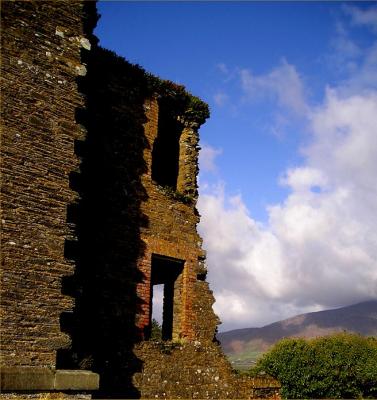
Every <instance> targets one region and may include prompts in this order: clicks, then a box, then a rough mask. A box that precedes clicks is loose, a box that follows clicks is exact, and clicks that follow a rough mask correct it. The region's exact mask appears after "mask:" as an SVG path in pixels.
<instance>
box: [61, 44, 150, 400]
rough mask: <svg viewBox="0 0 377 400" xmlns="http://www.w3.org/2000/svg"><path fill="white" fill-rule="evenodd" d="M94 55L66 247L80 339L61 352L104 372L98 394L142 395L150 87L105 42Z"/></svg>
mask: <svg viewBox="0 0 377 400" xmlns="http://www.w3.org/2000/svg"><path fill="white" fill-rule="evenodd" d="M87 53H88V54H87V55H86V60H85V61H86V63H87V66H88V67H87V69H88V73H87V75H86V77H84V78H82V79H81V80H80V82H79V90H80V91H81V92H82V93H83V94H84V95H85V96H86V99H87V109H86V110H78V112H77V118H76V119H77V121H78V122H79V123H81V124H82V125H83V126H85V128H86V129H87V138H86V140H85V141H84V142H79V141H78V142H77V143H76V153H77V155H78V156H79V157H80V158H81V160H82V163H81V167H80V173H77V174H76V173H73V174H72V175H71V186H72V188H74V189H75V190H76V191H78V193H79V194H80V200H79V202H78V203H77V204H74V205H71V206H70V207H69V209H68V219H69V222H72V223H73V224H75V226H76V228H75V229H76V234H77V238H78V239H77V241H76V242H67V246H66V256H67V258H70V259H73V260H74V262H75V265H76V270H75V275H74V276H72V277H68V278H66V279H65V280H64V282H63V291H64V292H65V293H66V294H69V295H70V296H73V297H74V298H75V304H76V305H75V309H74V312H73V313H64V314H63V315H62V317H61V328H62V330H63V331H65V332H67V333H68V334H69V335H70V336H71V338H72V345H71V348H69V349H64V350H60V351H59V352H58V360H57V367H58V368H81V369H89V370H92V371H94V372H97V373H99V374H100V390H99V391H98V392H96V393H94V394H93V397H94V398H95V397H99V398H138V397H140V393H139V391H138V390H137V389H136V388H135V387H134V386H133V384H132V376H133V374H134V373H135V372H138V371H140V370H141V368H142V363H141V361H140V360H139V359H137V358H136V356H135V355H134V354H133V351H132V349H133V346H134V344H135V342H137V341H139V340H140V335H141V332H138V330H137V328H136V327H135V316H136V315H137V313H138V312H139V310H140V306H141V304H142V300H141V299H140V298H139V297H138V296H137V293H136V285H137V284H138V283H139V282H141V281H142V280H143V278H144V276H143V274H142V273H141V272H140V271H138V269H137V268H136V261H137V259H138V258H139V257H142V256H143V254H144V251H145V245H144V243H143V242H142V240H141V239H140V228H141V227H144V226H147V224H148V220H147V218H146V216H145V215H143V214H142V213H141V211H140V204H141V202H143V201H144V200H146V198H147V194H146V192H145V189H144V187H143V186H142V183H141V175H142V174H143V173H145V172H146V164H145V161H144V159H143V150H144V149H145V148H146V146H147V141H146V138H145V136H144V129H143V123H145V122H146V118H145V112H144V107H143V106H144V101H145V99H146V98H147V97H148V95H149V93H148V89H147V83H146V82H145V78H144V71H143V70H142V69H140V68H139V67H137V66H133V65H131V64H129V63H127V62H126V61H125V60H123V59H122V58H119V57H117V56H116V55H115V54H114V53H112V52H110V51H107V50H103V49H101V48H97V47H96V48H94V49H92V50H91V51H90V52H87Z"/></svg>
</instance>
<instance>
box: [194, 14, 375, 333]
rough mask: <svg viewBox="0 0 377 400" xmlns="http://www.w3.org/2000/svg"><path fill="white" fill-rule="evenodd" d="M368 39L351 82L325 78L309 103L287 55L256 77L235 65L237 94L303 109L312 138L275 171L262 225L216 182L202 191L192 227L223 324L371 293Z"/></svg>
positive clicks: (258, 320)
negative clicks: (276, 187)
mask: <svg viewBox="0 0 377 400" xmlns="http://www.w3.org/2000/svg"><path fill="white" fill-rule="evenodd" d="M362 12H364V11H362ZM352 13H353V16H354V21H359V23H361V22H360V21H364V23H365V24H369V25H370V24H371V23H370V22H367V21H369V20H368V19H367V17H366V14H362V16H363V17H361V14H357V12H356V11H355V10H354V9H352ZM368 15H369V14H368ZM356 16H357V17H356ZM355 23H356V22H355ZM374 46H375V45H374ZM374 46H372V47H371V48H370V49H368V51H366V52H365V53H364V54H365V57H364V60H362V63H361V65H362V67H361V68H360V69H358V74H359V76H358V77H357V79H358V83H359V84H358V85H353V84H351V83H352V81H353V80H354V79H356V78H355V76H351V77H350V78H349V80H348V81H347V82H346V81H344V82H342V84H341V86H338V87H333V88H330V87H328V88H327V90H326V93H325V96H324V99H323V101H322V102H321V104H319V105H316V106H308V105H307V104H306V102H305V96H304V88H303V85H302V81H301V80H300V78H299V74H298V73H297V71H296V68H295V67H294V66H292V65H289V64H288V63H286V62H283V64H282V65H280V66H278V67H277V68H275V69H274V70H273V71H272V72H270V73H269V74H266V75H262V76H253V75H252V74H251V72H250V71H248V70H243V71H241V77H242V80H243V85H244V90H245V93H248V94H249V95H250V96H254V95H257V94H258V93H257V92H258V90H259V91H261V90H265V91H267V92H269V94H270V95H271V94H272V95H274V96H276V101H277V102H278V103H280V105H281V106H284V107H289V108H291V109H293V111H295V112H300V113H302V115H304V116H305V119H306V121H307V125H308V130H309V132H310V138H311V140H310V142H309V143H308V144H307V145H306V146H305V147H304V148H303V149H301V151H302V154H303V156H304V161H303V163H302V165H298V166H296V167H294V168H289V169H287V170H286V171H285V172H283V173H282V176H281V177H280V180H279V183H280V184H282V185H285V186H287V187H288V188H289V189H290V194H289V195H288V196H287V197H286V199H285V200H284V201H282V202H281V203H278V204H273V205H271V206H269V207H268V221H267V222H266V223H265V224H262V223H260V222H258V221H256V220H255V219H254V218H253V217H252V216H251V215H250V213H249V211H248V209H247V207H246V205H245V203H244V201H243V199H242V197H241V196H233V197H232V196H229V195H227V193H226V188H225V185H224V184H218V185H215V186H208V185H207V186H205V187H204V189H203V188H202V190H201V196H200V198H199V203H198V206H199V210H200V212H201V214H202V220H201V224H200V227H199V229H200V232H201V234H202V236H203V238H204V247H205V248H206V249H207V255H208V257H207V261H208V265H209V280H210V282H211V287H212V289H213V290H214V292H215V297H216V303H215V306H214V308H215V311H216V312H217V314H218V315H220V317H221V319H222V320H223V321H224V325H223V327H222V329H223V330H227V329H233V328H240V327H246V326H261V325H264V324H266V323H269V322H272V321H273V320H279V319H282V318H284V317H289V316H292V315H294V314H298V313H303V312H307V311H315V310H320V309H325V308H331V307H337V306H343V305H347V304H352V303H356V302H358V301H364V300H367V299H371V298H377V230H376V226H377V179H376V175H377V129H376V126H377V90H376V86H374V85H376V83H377V82H376V81H377V76H376V75H375V74H374V75H373V74H370V68H369V69H368V68H366V67H365V66H370V65H372V64H373V62H374V61H375V59H377V57H375V54H376V53H375V52H374ZM363 66H364V67H363ZM368 73H369V75H368V76H366V75H367V74H368ZM363 74H365V76H363ZM283 76H284V79H286V80H287V81H288V82H290V85H285V83H284V82H283ZM362 82H364V84H362ZM288 87H289V88H290V89H289V88H288ZM292 87H293V88H292ZM285 89H287V90H290V92H289V94H288V95H287V96H286V97H283V93H284V94H287V93H286V92H285V91H284V90H285ZM250 185H252V182H250Z"/></svg>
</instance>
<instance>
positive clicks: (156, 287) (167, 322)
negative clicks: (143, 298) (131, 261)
mask: <svg viewBox="0 0 377 400" xmlns="http://www.w3.org/2000/svg"><path fill="white" fill-rule="evenodd" d="M183 266H184V261H182V260H178V259H174V258H169V257H163V256H159V255H155V254H154V255H153V256H152V276H151V309H150V323H149V325H150V331H151V334H150V337H151V338H153V337H152V328H156V326H155V325H154V326H152V321H153V319H155V320H157V321H158V319H159V318H160V321H158V322H159V323H160V324H161V338H162V340H172V338H173V336H174V332H175V331H176V330H177V328H178V325H179V319H180V313H181V309H180V306H181V304H182V302H181V289H182V271H183ZM154 333H155V332H154ZM153 336H154V337H155V335H153Z"/></svg>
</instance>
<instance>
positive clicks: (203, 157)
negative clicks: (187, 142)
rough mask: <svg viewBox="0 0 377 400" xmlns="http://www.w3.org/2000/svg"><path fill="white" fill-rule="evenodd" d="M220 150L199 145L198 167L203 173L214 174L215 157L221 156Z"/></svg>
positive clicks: (215, 169) (215, 168)
mask: <svg viewBox="0 0 377 400" xmlns="http://www.w3.org/2000/svg"><path fill="white" fill-rule="evenodd" d="M222 152H223V151H222V149H216V148H214V147H211V146H209V145H206V144H202V145H201V150H200V153H199V167H200V170H201V171H203V172H212V173H214V172H216V171H217V167H216V162H215V161H216V157H217V156H219V155H220V154H222Z"/></svg>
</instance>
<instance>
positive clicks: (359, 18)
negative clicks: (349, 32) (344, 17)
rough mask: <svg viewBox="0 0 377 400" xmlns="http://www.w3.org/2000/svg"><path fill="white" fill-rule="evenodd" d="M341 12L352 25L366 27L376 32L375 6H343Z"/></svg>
mask: <svg viewBox="0 0 377 400" xmlns="http://www.w3.org/2000/svg"><path fill="white" fill-rule="evenodd" d="M343 10H344V12H345V13H346V14H348V15H349V16H350V17H351V23H353V24H354V25H359V26H367V27H368V28H370V29H371V30H373V31H374V32H377V6H375V5H373V6H372V7H369V8H359V7H355V6H350V5H344V6H343Z"/></svg>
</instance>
